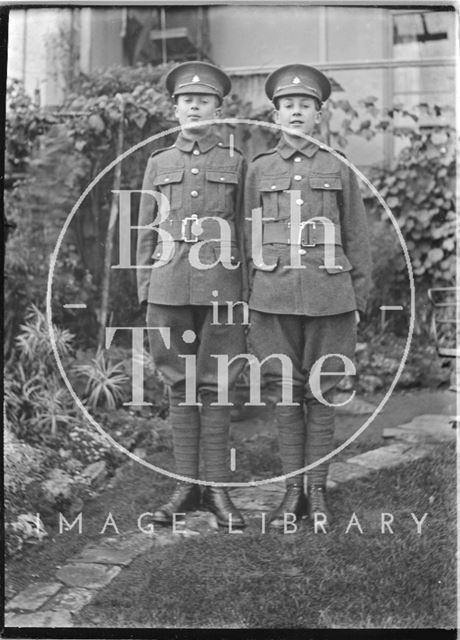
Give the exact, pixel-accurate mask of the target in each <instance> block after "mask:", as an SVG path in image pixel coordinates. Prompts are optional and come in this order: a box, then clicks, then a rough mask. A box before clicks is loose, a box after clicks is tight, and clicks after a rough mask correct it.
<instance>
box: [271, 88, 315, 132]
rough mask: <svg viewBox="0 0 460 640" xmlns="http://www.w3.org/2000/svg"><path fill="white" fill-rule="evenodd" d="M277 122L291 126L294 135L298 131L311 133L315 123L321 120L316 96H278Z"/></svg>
mask: <svg viewBox="0 0 460 640" xmlns="http://www.w3.org/2000/svg"><path fill="white" fill-rule="evenodd" d="M275 122H276V124H280V125H283V126H284V127H289V128H290V129H291V131H292V134H293V135H298V134H297V133H296V132H297V131H298V132H299V133H306V134H307V135H309V134H310V133H311V132H312V131H313V129H314V126H315V124H318V123H319V122H321V111H318V110H317V102H316V100H315V98H312V97H310V96H283V97H282V98H278V109H276V110H275ZM283 133H284V132H283Z"/></svg>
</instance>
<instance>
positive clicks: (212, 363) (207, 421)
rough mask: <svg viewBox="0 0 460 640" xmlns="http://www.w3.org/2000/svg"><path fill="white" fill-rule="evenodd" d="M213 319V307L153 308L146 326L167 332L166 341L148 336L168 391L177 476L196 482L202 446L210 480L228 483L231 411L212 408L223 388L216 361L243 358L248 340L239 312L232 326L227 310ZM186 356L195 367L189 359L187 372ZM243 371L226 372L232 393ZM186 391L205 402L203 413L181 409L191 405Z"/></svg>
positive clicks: (222, 309) (233, 368)
mask: <svg viewBox="0 0 460 640" xmlns="http://www.w3.org/2000/svg"><path fill="white" fill-rule="evenodd" d="M213 313H215V312H214V310H213V308H212V307H211V306H177V307H173V306H167V305H158V304H149V305H148V307H147V326H148V327H150V328H152V327H163V328H164V329H165V334H164V337H162V335H161V334H160V332H159V331H158V330H153V329H151V330H149V331H148V336H149V343H150V351H151V354H152V357H153V360H154V363H155V366H156V368H157V369H158V370H159V371H160V373H161V375H162V377H163V380H164V382H165V383H166V385H167V386H168V389H169V401H170V420H171V425H172V430H173V442H174V456H175V461H176V471H177V473H179V474H180V475H184V476H187V477H189V478H193V479H196V478H198V476H199V451H200V442H201V444H202V451H203V459H204V466H205V473H206V479H207V480H211V481H215V482H225V481H226V480H227V469H228V467H229V459H228V431H229V427H230V407H226V406H212V403H214V402H216V401H217V393H218V385H219V376H218V360H217V358H213V357H212V356H213V355H225V356H228V359H229V360H231V358H233V357H234V356H236V355H238V354H240V353H244V352H245V340H244V332H243V326H242V324H241V320H242V314H241V309H240V307H235V309H234V320H233V321H234V324H231V325H227V324H225V323H226V321H227V319H228V318H227V308H226V307H219V308H218V310H217V315H218V317H217V318H214V317H213ZM214 320H215V321H216V322H215V324H212V323H213V321H214ZM183 356H194V359H195V360H194V362H192V360H191V358H189V362H190V363H192V366H191V367H190V369H188V370H187V368H186V367H187V365H186V358H184V357H183ZM243 366H244V360H243V359H239V360H237V361H236V362H234V363H232V364H230V365H229V366H228V387H229V389H231V388H232V387H233V386H234V384H235V382H236V379H237V377H238V375H239V373H240V372H241V370H242V368H243ZM193 377H194V380H193V379H192V378H193ZM187 390H188V391H189V394H190V393H191V394H192V396H193V398H194V400H195V402H196V401H198V400H199V401H200V402H201V410H200V409H199V407H198V406H193V405H188V406H187V405H186V406H180V405H181V404H182V403H185V402H186V400H187ZM195 390H196V393H195Z"/></svg>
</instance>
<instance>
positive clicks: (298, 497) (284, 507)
mask: <svg viewBox="0 0 460 640" xmlns="http://www.w3.org/2000/svg"><path fill="white" fill-rule="evenodd" d="M285 513H293V514H294V515H295V517H296V522H297V521H298V520H300V518H302V517H303V516H305V515H306V514H307V498H306V496H305V493H304V490H303V485H301V484H291V485H289V486H288V487H287V489H286V493H285V494H284V497H283V499H282V501H281V504H280V505H279V506H278V507H277V509H275V510H274V511H272V513H271V514H270V518H269V521H268V527H269V529H284V528H285V526H286V521H285V515H284V514H285Z"/></svg>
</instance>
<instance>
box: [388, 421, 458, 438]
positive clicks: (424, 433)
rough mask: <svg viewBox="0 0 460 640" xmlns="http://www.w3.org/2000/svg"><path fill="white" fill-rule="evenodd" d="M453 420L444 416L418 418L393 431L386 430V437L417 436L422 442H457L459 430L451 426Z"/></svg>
mask: <svg viewBox="0 0 460 640" xmlns="http://www.w3.org/2000/svg"><path fill="white" fill-rule="evenodd" d="M450 420H451V418H450V417H449V416H443V415H422V416H417V417H416V418H414V419H413V420H412V421H411V422H408V423H406V424H402V425H400V426H398V427H394V428H393V429H391V430H390V429H385V430H384V432H383V436H384V437H388V436H389V437H394V438H399V437H403V438H404V437H405V436H414V435H416V436H417V437H418V438H419V439H420V440H421V441H427V442H449V441H455V439H456V436H457V430H456V429H454V428H453V427H452V424H450V422H449V421H450Z"/></svg>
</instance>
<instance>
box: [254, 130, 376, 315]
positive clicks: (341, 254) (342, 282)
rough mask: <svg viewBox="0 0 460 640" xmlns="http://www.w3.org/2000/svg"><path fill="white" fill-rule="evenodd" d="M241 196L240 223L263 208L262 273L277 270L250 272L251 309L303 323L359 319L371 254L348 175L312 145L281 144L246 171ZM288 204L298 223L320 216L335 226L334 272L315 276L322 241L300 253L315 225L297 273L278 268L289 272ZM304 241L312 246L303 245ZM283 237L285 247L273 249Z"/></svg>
mask: <svg viewBox="0 0 460 640" xmlns="http://www.w3.org/2000/svg"><path fill="white" fill-rule="evenodd" d="M245 191H246V217H247V218H248V217H249V218H250V217H251V212H252V209H254V208H257V207H262V210H263V216H264V218H268V219H269V220H268V221H267V222H264V224H263V226H264V246H263V256H264V262H265V263H266V264H267V265H273V264H276V267H275V269H274V270H271V271H262V270H260V269H258V268H257V267H256V266H254V265H252V269H251V273H252V278H251V280H253V281H252V282H251V289H252V292H251V296H250V300H249V305H250V308H251V309H255V310H257V311H263V312H268V313H277V314H278V313H281V314H286V313H288V314H296V315H308V316H325V315H335V314H339V313H344V312H346V311H352V310H354V309H359V310H360V311H364V309H365V305H366V299H367V296H368V292H369V284H370V250H369V240H368V232H367V219H366V212H365V209H364V205H363V201H362V197H361V193H360V190H359V186H358V182H357V180H356V177H355V174H354V173H353V171H352V170H351V169H350V168H349V167H348V166H346V165H345V164H344V163H343V162H341V161H340V160H338V159H337V158H336V157H335V156H333V155H332V154H331V153H329V152H328V151H327V150H326V149H325V148H319V147H318V145H317V144H314V143H311V142H305V144H304V145H303V146H302V147H301V148H300V149H297V148H295V147H293V146H291V145H290V144H289V143H288V142H287V141H286V140H285V139H284V138H282V139H281V141H280V143H279V144H278V146H277V147H276V148H274V149H271V150H270V151H267V152H266V153H262V154H260V155H259V156H257V157H256V158H255V159H254V160H253V162H252V163H251V164H250V165H249V168H248V174H247V179H246V190H245ZM291 199H293V201H294V204H295V205H297V206H300V214H301V220H302V221H307V220H310V219H311V218H313V217H316V216H323V217H326V218H328V219H330V220H331V221H332V222H333V223H334V225H335V238H336V244H335V264H336V265H337V268H326V269H320V268H319V267H320V266H321V265H322V264H323V262H324V240H322V239H321V238H320V239H319V242H317V244H316V245H314V246H307V245H308V244H313V243H314V242H315V238H314V236H315V234H316V233H321V228H320V227H321V225H316V227H317V229H318V227H319V229H318V230H317V229H315V230H312V229H309V227H308V226H307V227H306V228H305V229H304V231H303V234H302V243H303V246H301V245H299V247H298V251H299V253H300V255H301V264H302V267H303V268H301V269H290V268H288V269H286V268H284V267H286V266H287V265H289V264H290V251H291V247H290V245H289V243H288V241H287V240H286V238H287V236H288V230H289V228H288V226H287V223H288V222H289V219H290V207H291ZM249 231H250V229H249ZM310 233H311V234H312V235H313V238H309V237H308V236H309V235H310ZM268 234H270V237H268V238H267V236H268ZM282 235H284V238H285V239H284V242H283V243H280V242H279V241H278V242H277V238H280V239H281V236H282ZM249 236H250V234H249V233H248V238H249ZM248 255H251V246H250V244H249V246H248Z"/></svg>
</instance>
